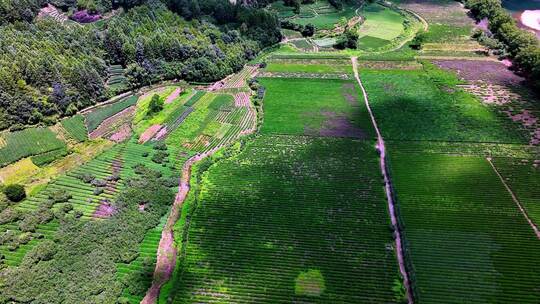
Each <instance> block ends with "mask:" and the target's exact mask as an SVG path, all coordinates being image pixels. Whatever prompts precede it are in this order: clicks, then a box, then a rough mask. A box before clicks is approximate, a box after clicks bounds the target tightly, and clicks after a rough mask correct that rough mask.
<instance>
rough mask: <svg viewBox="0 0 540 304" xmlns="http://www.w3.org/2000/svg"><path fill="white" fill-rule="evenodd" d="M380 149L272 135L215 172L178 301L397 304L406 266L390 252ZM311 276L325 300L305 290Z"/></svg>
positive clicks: (192, 235) (195, 226) (195, 222)
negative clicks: (303, 281)
mask: <svg viewBox="0 0 540 304" xmlns="http://www.w3.org/2000/svg"><path fill="white" fill-rule="evenodd" d="M372 147H373V143H372V142H369V143H367V142H363V141H359V140H351V139H337V138H315V139H314V138H308V137H290V136H267V137H261V138H258V139H255V140H254V141H253V142H251V143H248V147H246V149H245V150H244V152H242V153H241V154H240V156H239V157H237V158H233V159H229V160H226V161H223V162H221V163H219V164H217V165H216V166H214V167H212V168H211V169H210V171H209V172H207V174H208V175H207V179H206V182H205V184H204V185H203V186H202V190H201V193H202V194H201V196H199V198H202V199H201V200H200V201H199V206H198V209H197V212H196V214H195V215H194V217H193V219H192V222H191V227H190V231H189V244H188V247H187V256H186V258H185V260H184V264H183V267H184V269H183V274H182V278H181V279H180V284H179V286H175V288H177V290H176V291H177V294H176V299H182V300H185V299H190V300H192V301H196V302H205V301H209V300H210V299H213V300H222V301H226V302H230V303H232V302H241V301H248V302H256V303H291V302H295V301H303V302H306V303H311V302H313V303H340V302H342V301H345V300H348V301H353V302H357V303H360V302H365V301H367V300H368V299H371V300H373V299H374V298H378V299H381V300H382V301H383V302H385V303H389V302H392V301H393V293H392V290H391V286H392V283H393V280H394V278H396V276H397V272H396V270H397V265H396V262H395V259H394V255H393V251H391V250H390V251H389V250H388V249H387V248H386V247H385V244H387V243H391V242H392V239H391V233H390V231H389V230H388V217H387V213H386V208H385V201H384V193H383V191H382V187H379V186H380V174H379V173H378V172H379V171H378V168H377V165H378V163H377V155H376V152H375V151H374V149H373V148H372ZM371 169H373V170H371ZM306 272H308V273H318V272H320V273H321V274H322V279H321V278H317V280H319V281H320V280H323V282H322V283H321V282H319V283H318V284H319V285H318V286H324V290H323V291H322V294H320V295H318V296H313V294H311V296H306V295H300V294H297V293H298V290H301V289H299V288H296V291H295V283H296V282H298V281H297V278H298V277H299V276H300V275H301V274H302V273H306ZM308 285H309V284H308Z"/></svg>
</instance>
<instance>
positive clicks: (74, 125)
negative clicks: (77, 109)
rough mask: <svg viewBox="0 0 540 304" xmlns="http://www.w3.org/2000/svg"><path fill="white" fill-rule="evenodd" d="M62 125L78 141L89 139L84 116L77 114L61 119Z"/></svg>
mask: <svg viewBox="0 0 540 304" xmlns="http://www.w3.org/2000/svg"><path fill="white" fill-rule="evenodd" d="M61 124H62V127H64V129H65V130H66V132H67V133H68V134H69V136H70V137H72V138H73V139H75V140H76V141H77V142H83V141H85V140H87V139H88V131H87V130H86V126H85V125H84V117H83V116H82V115H75V116H73V117H70V118H66V119H63V120H62V121H61Z"/></svg>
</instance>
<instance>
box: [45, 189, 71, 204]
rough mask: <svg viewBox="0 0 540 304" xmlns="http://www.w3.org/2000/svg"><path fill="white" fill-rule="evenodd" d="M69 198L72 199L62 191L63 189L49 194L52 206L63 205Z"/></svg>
mask: <svg viewBox="0 0 540 304" xmlns="http://www.w3.org/2000/svg"><path fill="white" fill-rule="evenodd" d="M70 198H72V195H71V194H70V193H69V192H67V191H66V190H64V189H61V190H56V191H53V192H51V193H49V199H51V201H52V202H53V204H56V203H65V202H67V201H68V200H69V199H70Z"/></svg>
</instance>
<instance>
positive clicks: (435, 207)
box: [389, 143, 540, 303]
mask: <svg viewBox="0 0 540 304" xmlns="http://www.w3.org/2000/svg"><path fill="white" fill-rule="evenodd" d="M409 145H410V143H409ZM389 150H390V156H391V157H390V160H391V173H392V180H393V183H394V186H395V190H396V193H397V201H398V205H399V207H400V218H401V221H402V226H403V234H404V236H405V239H406V252H407V253H408V257H409V258H410V262H412V265H413V269H412V272H411V274H410V277H411V279H412V282H413V286H415V291H416V295H417V301H418V303H538V302H539V301H540V290H539V289H538V286H540V266H539V265H540V254H539V252H540V242H539V241H538V238H537V237H536V235H535V233H534V231H533V229H532V228H531V226H530V225H529V224H528V223H527V221H526V219H525V217H524V216H523V214H522V213H521V212H520V210H519V209H518V207H517V206H516V204H515V203H514V202H513V201H512V198H511V196H510V194H509V193H508V191H507V190H506V189H505V187H504V186H503V184H502V183H501V180H500V179H499V177H498V176H497V175H496V173H495V172H494V171H493V169H492V168H491V166H490V164H489V163H488V162H487V160H486V159H485V158H483V157H478V156H456V155H443V154H429V153H411V150H409V151H408V152H407V153H400V151H399V150H396V149H394V148H393V147H392V146H390V148H389Z"/></svg>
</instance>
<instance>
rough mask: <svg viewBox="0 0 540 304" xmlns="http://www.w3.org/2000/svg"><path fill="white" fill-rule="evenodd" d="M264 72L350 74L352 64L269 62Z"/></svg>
mask: <svg viewBox="0 0 540 304" xmlns="http://www.w3.org/2000/svg"><path fill="white" fill-rule="evenodd" d="M264 71H266V72H278V73H296V72H300V73H318V74H324V73H347V74H352V66H351V64H350V62H349V63H348V64H328V65H327V64H309V63H305V64H304V63H289V62H287V63H280V62H269V63H268V65H267V66H266V68H265V69H264Z"/></svg>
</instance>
